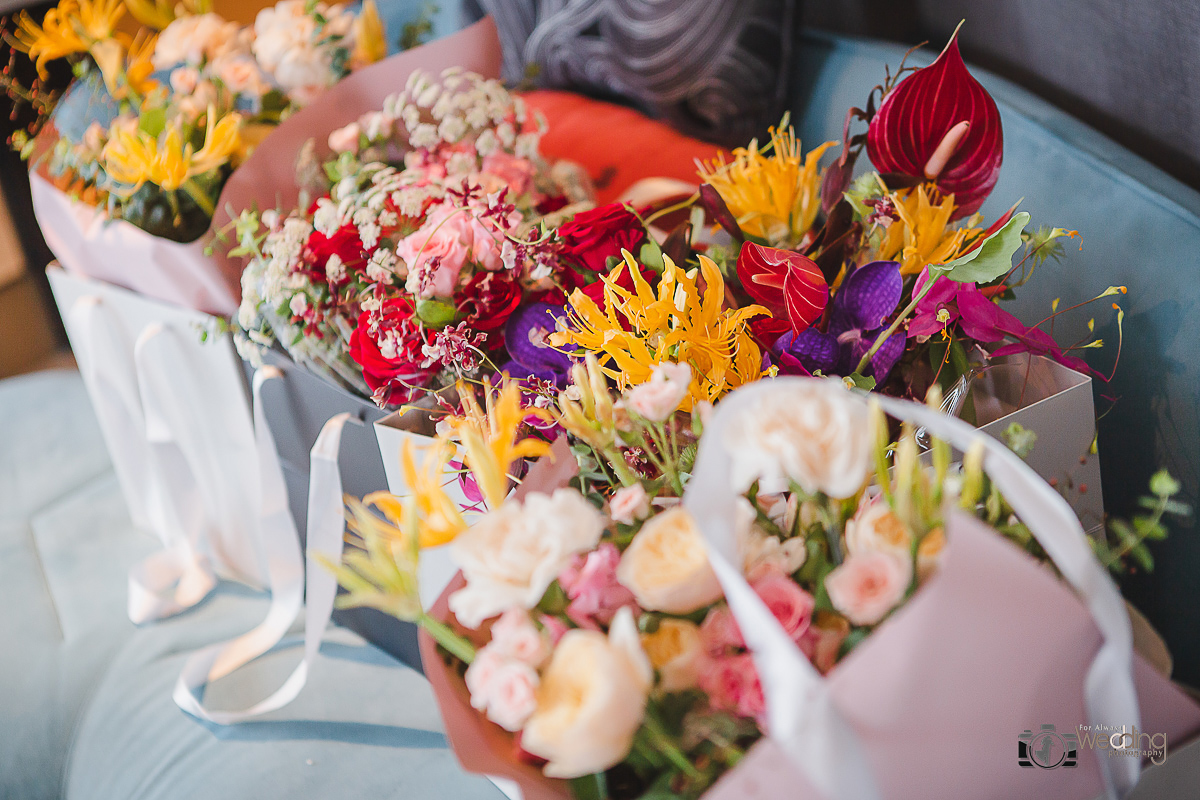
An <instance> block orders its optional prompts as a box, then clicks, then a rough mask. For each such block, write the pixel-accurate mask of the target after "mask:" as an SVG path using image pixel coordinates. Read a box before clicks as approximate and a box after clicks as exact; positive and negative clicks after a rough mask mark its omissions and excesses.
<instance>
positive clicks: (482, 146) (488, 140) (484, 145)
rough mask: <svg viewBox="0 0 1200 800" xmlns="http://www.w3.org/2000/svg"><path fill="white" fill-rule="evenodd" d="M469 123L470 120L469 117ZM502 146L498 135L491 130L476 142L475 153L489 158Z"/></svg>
mask: <svg viewBox="0 0 1200 800" xmlns="http://www.w3.org/2000/svg"><path fill="white" fill-rule="evenodd" d="M468 121H470V118H469V117H468ZM499 146H500V140H499V139H497V138H496V134H495V133H493V132H492V131H491V130H490V129H489V130H485V131H484V132H483V133H481V134H479V138H477V139H476V140H475V152H477V153H479V155H481V156H489V155H491V154H492V153H494V152H496V148H497V147H499Z"/></svg>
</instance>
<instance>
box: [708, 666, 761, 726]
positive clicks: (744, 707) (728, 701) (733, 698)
mask: <svg viewBox="0 0 1200 800" xmlns="http://www.w3.org/2000/svg"><path fill="white" fill-rule="evenodd" d="M700 688H701V689H703V690H704V691H705V692H706V693H707V694H708V700H709V702H710V703H711V704H712V706H713V707H714V708H716V709H719V710H721V711H732V712H733V713H735V714H739V715H741V716H743V717H753V718H754V719H757V720H759V721H760V722H762V721H764V720H763V718H764V717H765V712H766V700H765V699H764V697H763V691H762V682H761V681H760V680H759V677H758V670H757V669H756V668H755V666H754V658H753V657H752V656H751V655H750V654H749V653H742V654H740V655H734V656H724V657H722V658H716V659H710V660H709V662H708V663H707V664H706V665H704V667H703V669H702V670H701V672H700Z"/></svg>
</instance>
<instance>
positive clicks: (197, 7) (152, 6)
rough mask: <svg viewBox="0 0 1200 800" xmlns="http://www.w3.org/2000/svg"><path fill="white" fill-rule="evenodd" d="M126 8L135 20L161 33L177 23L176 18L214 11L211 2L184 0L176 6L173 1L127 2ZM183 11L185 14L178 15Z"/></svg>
mask: <svg viewBox="0 0 1200 800" xmlns="http://www.w3.org/2000/svg"><path fill="white" fill-rule="evenodd" d="M125 7H126V8H128V9H129V13H130V14H132V15H133V18H134V19H136V20H137V21H138V22H140V23H142V24H143V25H145V26H146V27H148V28H154V30H156V31H161V30H162V29H163V28H165V27H167V26H168V25H170V24H171V23H172V22H174V21H175V19H176V17H181V16H189V15H192V14H207V13H208V12H209V11H212V2H211V0H184V1H183V2H182V3H179V4H175V3H173V2H171V0H125ZM179 11H182V12H183V13H182V14H181V13H178V12H179Z"/></svg>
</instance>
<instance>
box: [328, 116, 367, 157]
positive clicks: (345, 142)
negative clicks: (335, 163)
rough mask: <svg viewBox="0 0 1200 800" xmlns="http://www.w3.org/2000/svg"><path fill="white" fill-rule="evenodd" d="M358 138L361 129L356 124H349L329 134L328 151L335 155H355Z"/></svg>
mask: <svg viewBox="0 0 1200 800" xmlns="http://www.w3.org/2000/svg"><path fill="white" fill-rule="evenodd" d="M360 136H362V128H361V127H360V126H359V124H358V123H357V122H351V123H350V124H349V125H345V126H343V127H341V128H338V129H337V130H336V131H334V132H333V133H331V134H329V142H328V143H329V149H330V150H332V151H333V152H335V153H357V152H358V140H359V137H360Z"/></svg>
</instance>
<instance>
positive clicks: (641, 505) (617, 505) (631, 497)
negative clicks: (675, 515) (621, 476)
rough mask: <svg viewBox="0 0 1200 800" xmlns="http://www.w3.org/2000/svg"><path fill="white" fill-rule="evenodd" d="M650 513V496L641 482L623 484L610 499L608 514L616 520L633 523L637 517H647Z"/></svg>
mask: <svg viewBox="0 0 1200 800" xmlns="http://www.w3.org/2000/svg"><path fill="white" fill-rule="evenodd" d="M649 513H650V498H649V497H648V496H647V495H646V490H645V489H644V488H642V485H641V484H640V483H635V484H634V485H633V486H622V487H621V488H620V489H617V490H616V491H615V492H613V496H612V499H611V500H609V501H608V515H609V516H610V517H612V518H613V521H614V522H620V523H622V524H625V525H632V524H633V521H634V520H635V519H645V518H646V515H647V514H649Z"/></svg>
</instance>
